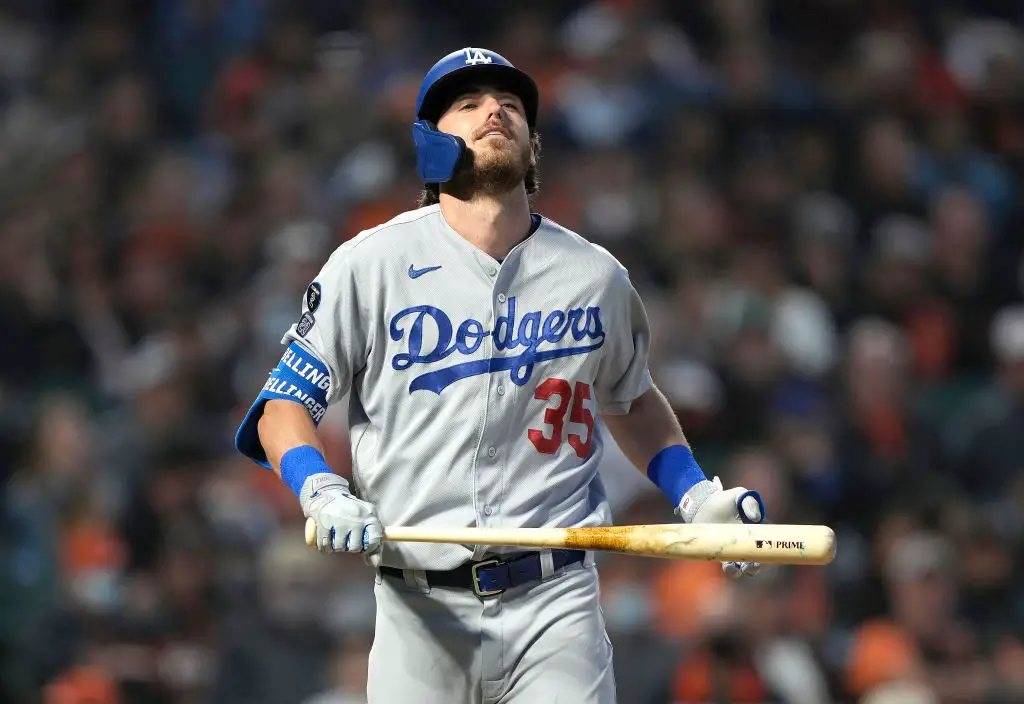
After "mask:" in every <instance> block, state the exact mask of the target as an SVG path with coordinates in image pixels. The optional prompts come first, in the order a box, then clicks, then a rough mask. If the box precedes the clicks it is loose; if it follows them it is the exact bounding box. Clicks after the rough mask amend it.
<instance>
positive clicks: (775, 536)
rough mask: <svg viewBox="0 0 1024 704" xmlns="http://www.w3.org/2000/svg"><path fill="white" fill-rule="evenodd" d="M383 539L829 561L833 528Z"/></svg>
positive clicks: (768, 526)
mask: <svg viewBox="0 0 1024 704" xmlns="http://www.w3.org/2000/svg"><path fill="white" fill-rule="evenodd" d="M383 539H384V540H386V541H388V542H411V543H452V544H456V545H493V546H511V547H524V548H562V549H570V550H603V551H610V552H619V553H625V554H627V555H643V556H646V557H665V558H673V557H675V558H685V559H691V560H714V561H720V562H760V563H764V564H786V565H827V564H828V563H830V562H831V561H832V559H833V558H834V557H835V554H836V542H835V533H834V532H833V531H832V529H831V528H829V527H828V526H822V525H785V524H778V523H690V524H687V523H656V524H650V525H630V526H600V527H594V528H476V527H461V528H435V527H430V526H422V527H421V526H388V527H386V528H385V529H384V538H383ZM306 544H307V545H309V546H311V547H315V546H316V522H315V521H314V520H313V519H312V518H310V519H307V521H306Z"/></svg>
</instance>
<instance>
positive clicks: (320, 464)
mask: <svg viewBox="0 0 1024 704" xmlns="http://www.w3.org/2000/svg"><path fill="white" fill-rule="evenodd" d="M330 471H331V468H330V466H329V465H328V464H327V460H326V459H324V456H323V454H322V453H321V452H320V450H318V449H316V448H315V447H313V446H312V445H300V446H299V447H293V448H292V449H290V450H288V451H287V452H286V453H284V455H282V456H281V481H283V482H284V483H285V484H286V485H287V486H288V488H289V489H291V490H292V491H293V492H294V493H295V495H296V496H298V497H299V498H302V496H303V492H302V487H303V486H304V485H305V484H306V482H307V481H308V480H309V478H310V477H312V476H313V475H315V474H323V473H329V472H330Z"/></svg>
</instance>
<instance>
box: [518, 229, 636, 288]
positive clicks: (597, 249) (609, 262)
mask: <svg viewBox="0 0 1024 704" xmlns="http://www.w3.org/2000/svg"><path fill="white" fill-rule="evenodd" d="M538 230H539V231H540V232H542V233H543V234H544V239H545V242H546V243H547V244H549V246H554V247H556V248H558V249H560V250H562V251H563V252H565V254H568V255H571V256H573V257H574V258H577V260H578V261H582V262H584V263H585V264H586V265H587V266H588V267H592V268H593V269H594V270H596V271H601V272H604V273H607V274H608V275H609V276H626V277H628V276H629V272H628V271H627V270H626V267H625V266H624V265H623V264H622V262H620V261H619V260H618V258H616V257H615V255H614V254H612V253H611V252H609V251H608V250H607V249H605V248H604V247H602V246H601V245H599V244H597V243H595V242H591V241H590V240H588V239H587V238H586V237H584V236H583V235H581V234H579V233H578V232H575V231H574V230H570V229H569V228H568V227H566V226H565V225H561V224H559V223H557V222H555V221H554V220H551V219H550V218H547V217H543V216H542V218H541V224H540V227H539V228H538Z"/></svg>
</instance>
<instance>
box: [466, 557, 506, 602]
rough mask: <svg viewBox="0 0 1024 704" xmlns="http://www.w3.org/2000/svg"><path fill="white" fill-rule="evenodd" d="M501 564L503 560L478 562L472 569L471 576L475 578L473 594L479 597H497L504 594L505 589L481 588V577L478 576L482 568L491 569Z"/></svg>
mask: <svg viewBox="0 0 1024 704" xmlns="http://www.w3.org/2000/svg"><path fill="white" fill-rule="evenodd" d="M499 564H501V560H493V559H492V560H484V561H483V562H477V563H476V564H474V565H473V566H472V567H471V568H470V574H471V575H472V576H473V593H474V594H476V595H477V596H479V597H488V596H495V595H497V594H501V593H502V592H504V591H505V590H504V589H482V588H481V587H480V575H479V574H477V570H479V569H480V568H481V567H491V566H493V565H499Z"/></svg>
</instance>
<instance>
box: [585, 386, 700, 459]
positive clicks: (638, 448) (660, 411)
mask: <svg viewBox="0 0 1024 704" xmlns="http://www.w3.org/2000/svg"><path fill="white" fill-rule="evenodd" d="M602 420H604V423H605V425H606V426H607V427H608V430H609V431H610V432H611V434H612V437H613V438H615V442H616V444H618V446H619V449H620V450H622V453H623V454H624V455H625V456H626V459H628V460H629V461H630V462H632V463H633V465H635V466H636V467H637V468H638V469H640V470H641V471H646V469H647V466H648V464H649V463H650V461H651V459H653V458H654V456H655V455H657V454H658V453H659V452H661V451H662V450H663V449H665V448H666V447H671V446H672V445H686V444H687V443H686V437H685V436H684V435H683V430H682V428H680V426H679V421H678V420H677V419H676V414H675V413H674V412H673V410H672V406H670V405H669V402H668V399H666V398H665V395H664V394H662V393H661V391H660V390H659V389H658V388H657V387H656V386H652V387H651V388H650V389H649V390H648V391H647V392H646V393H644V394H643V395H642V396H640V397H639V398H638V399H636V400H635V401H633V403H632V404H631V405H630V409H629V413H626V414H625V415H606V416H602Z"/></svg>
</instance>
